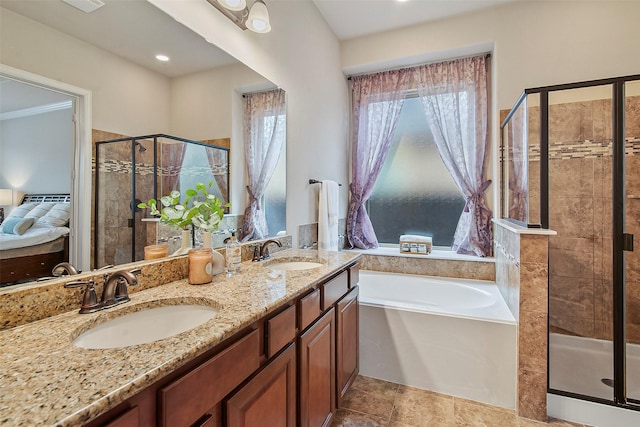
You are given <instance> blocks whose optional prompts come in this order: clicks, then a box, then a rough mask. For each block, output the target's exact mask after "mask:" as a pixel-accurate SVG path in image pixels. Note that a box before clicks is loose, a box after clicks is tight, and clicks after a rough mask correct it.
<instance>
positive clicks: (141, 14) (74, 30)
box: [0, 0, 286, 270]
mask: <svg viewBox="0 0 640 427" xmlns="http://www.w3.org/2000/svg"><path fill="white" fill-rule="evenodd" d="M103 2H104V3H105V5H104V6H102V7H100V8H98V9H97V10H95V11H92V12H90V13H86V12H84V11H81V10H78V9H76V8H74V7H72V6H70V5H69V4H67V3H64V2H62V1H61V0H30V1H21V0H0V19H1V21H0V64H2V65H3V66H5V67H4V69H3V73H2V74H3V75H2V80H0V90H1V91H2V97H0V118H1V119H2V120H0V130H1V131H2V135H1V136H2V142H1V145H0V150H1V152H2V155H1V156H0V157H1V161H2V162H5V163H6V167H5V164H4V163H3V164H2V170H1V171H0V189H7V190H12V191H13V195H14V197H13V200H12V201H11V203H7V202H6V201H5V202H0V206H1V205H3V204H4V206H3V207H4V209H5V211H6V212H7V213H10V212H11V211H12V210H14V209H16V206H17V204H18V203H19V202H20V200H21V196H22V194H34V193H35V194H70V195H71V199H72V200H71V204H72V205H73V206H75V209H74V208H72V212H71V213H70V221H69V223H68V224H66V226H68V227H69V228H70V229H71V233H70V236H71V239H70V242H69V253H68V254H67V255H66V257H67V258H66V259H65V260H71V261H76V262H77V263H78V265H79V266H80V268H82V269H83V270H87V269H89V268H99V267H102V266H103V265H104V264H108V263H113V264H120V263H124V262H130V261H136V260H139V259H141V257H142V253H143V252H142V251H138V255H135V251H134V255H132V257H133V258H129V257H128V256H114V257H112V259H107V258H102V259H100V260H99V261H98V262H97V263H96V262H95V261H94V254H93V247H92V244H89V245H83V244H79V243H78V242H76V241H74V239H76V240H78V241H81V240H82V239H86V236H87V235H93V231H92V229H95V230H96V231H97V235H101V234H100V233H103V231H102V230H105V231H104V233H108V236H105V235H102V236H103V238H104V239H114V238H116V237H118V236H114V234H115V233H114V230H119V231H118V233H119V234H121V235H130V234H131V229H130V228H131V221H130V220H131V219H132V218H131V216H130V215H124V216H123V215H117V218H118V219H117V220H116V219H115V218H116V215H115V214H114V215H113V217H109V216H108V215H107V219H106V221H115V222H117V223H116V224H113V227H112V228H110V229H108V231H107V228H105V227H104V225H106V224H101V223H96V222H95V221H94V220H89V221H85V222H83V221H82V220H81V218H80V215H81V214H80V212H81V211H82V209H83V208H85V207H86V206H92V205H93V195H94V193H95V188H94V184H93V182H92V171H91V169H94V170H95V167H96V165H95V164H93V165H91V167H90V168H88V169H89V170H83V169H82V167H79V166H78V165H82V164H85V165H86V164H88V162H87V156H88V157H89V158H93V159H95V143H96V142H97V141H104V140H112V139H118V138H124V137H137V136H142V135H154V134H166V135H171V136H175V137H178V138H183V139H186V140H192V141H197V142H205V143H208V144H223V145H224V144H228V146H227V147H226V148H227V149H228V150H229V151H228V167H229V170H230V176H229V190H228V192H229V194H228V198H229V201H230V203H231V208H230V211H229V213H228V214H227V215H226V217H227V218H228V219H236V220H237V221H236V222H231V223H228V224H227V225H224V226H223V227H229V228H231V227H236V226H238V224H241V221H242V216H243V214H244V211H245V208H246V207H247V204H248V199H249V198H248V196H247V191H246V186H247V184H248V183H247V173H246V165H245V153H244V143H243V134H244V129H245V122H246V117H245V107H246V98H247V96H249V95H251V94H255V93H263V92H268V91H271V90H276V89H277V87H276V85H274V84H273V83H271V82H270V81H268V80H267V79H265V78H264V77H263V76H261V75H260V74H258V73H256V72H255V71H253V70H251V69H250V68H248V67H246V66H245V65H244V64H242V63H240V62H238V61H237V60H236V59H235V58H233V57H231V56H229V55H228V54H226V53H224V52H222V51H221V50H220V49H218V48H216V47H215V46H213V45H211V44H210V43H208V42H207V41H205V40H204V39H202V38H201V37H200V36H198V35H196V34H194V33H193V32H192V31H191V30H189V29H187V28H186V27H184V26H182V25H181V24H180V23H178V22H176V21H175V20H173V19H172V18H171V17H169V16H167V15H166V14H164V13H163V12H162V11H160V10H159V9H157V8H156V7H155V6H153V5H152V4H150V3H148V2H147V1H146V0H127V1H121V0H103ZM158 54H163V55H166V56H168V57H169V58H170V60H169V61H167V62H161V61H158V60H157V59H156V58H155V56H156V55H158ZM7 69H8V70H14V69H15V70H21V71H25V72H26V73H24V75H33V76H38V78H35V79H29V78H25V77H24V75H18V76H16V75H12V73H11V72H6V70H7ZM40 77H41V78H42V80H44V81H48V82H55V83H56V84H53V85H51V86H49V85H47V84H41V82H39V81H38V80H40ZM58 82H59V83H60V86H58V85H57V83H58ZM66 86H69V87H72V88H81V89H82V90H86V91H87V93H89V94H90V95H88V96H87V97H85V98H83V97H82V96H80V97H76V96H74V93H73V89H72V90H70V92H69V91H65V90H59V89H57V87H66ZM83 99H85V100H87V99H88V100H90V108H89V109H88V111H90V117H89V118H88V120H86V118H83V115H82V114H81V113H82V108H83V106H82V102H81V101H82V100H83ZM78 120H79V121H82V120H85V121H86V123H90V129H88V130H87V129H84V128H83V126H86V123H82V122H80V123H78ZM83 132H84V133H83ZM83 135H90V136H89V137H88V138H86V137H83ZM83 138H84V139H91V141H85V140H84V139H83ZM285 139H286V136H285ZM148 141H149V140H145V141H141V144H139V146H137V145H135V142H133V144H134V147H135V148H136V151H135V152H136V154H137V158H136V159H135V160H132V159H131V157H130V158H129V159H128V160H127V159H126V158H122V159H117V160H115V161H114V162H113V164H111V166H112V168H111V169H110V170H111V171H112V172H114V174H121V175H122V176H123V177H126V174H127V173H130V172H131V167H130V166H127V161H129V163H130V164H135V165H138V164H142V166H147V163H152V160H150V159H149V160H147V159H145V157H144V156H145V153H146V152H148V153H151V152H153V150H152V149H151V145H149V144H150V143H149V142H148ZM82 144H85V146H82ZM127 144H128V146H126V145H127ZM83 147H84V148H83ZM113 147H115V145H114V146H113ZM140 147H142V152H140ZM92 150H93V151H94V153H93V155H92V154H91V151H92ZM121 150H122V152H123V153H129V154H130V153H132V152H133V151H134V150H132V143H131V142H123V143H122V146H121ZM191 151H193V153H191ZM197 151H198V150H190V151H189V152H188V153H187V154H189V155H188V156H183V158H185V159H186V160H188V161H189V162H190V163H192V164H194V165H195V164H196V163H197V162H198V161H200V160H204V161H205V162H204V163H206V159H199V158H197V157H198V156H197V153H196V152H197ZM285 152H286V144H285V145H283V146H282V149H281V155H280V160H279V163H278V166H277V168H276V172H275V173H274V176H273V178H272V180H271V182H270V184H269V187H268V190H267V192H266V193H265V198H266V199H265V202H266V203H262V205H263V206H264V207H265V208H266V211H267V212H266V214H267V220H268V221H269V222H270V224H269V236H273V235H276V234H278V233H283V232H285V230H284V227H285V226H284V224H285V218H284V211H285V209H284V208H285V206H284V205H285V199H286V194H285V193H286V190H285V174H286V171H285V165H286V161H285ZM194 153H195V154H194ZM194 155H195V156H196V158H194ZM204 156H206V154H205V155H204ZM9 165H11V166H12V167H9ZM175 166H176V167H180V166H181V165H175ZM74 169H75V180H76V181H74V180H73V179H74V176H73V174H74V172H73V170H74ZM139 170H140V169H139ZM142 170H144V168H142ZM114 176H115V175H114ZM78 180H79V181H80V185H76V183H77V181H78ZM121 181H122V182H119V183H118V184H117V185H114V186H113V187H112V188H110V189H108V190H107V191H106V193H109V194H118V193H123V200H122V201H119V203H118V205H119V206H123V208H122V209H123V210H130V209H131V204H132V203H133V202H135V200H132V199H131V196H130V193H128V192H123V191H120V192H119V191H118V188H119V187H118V186H123V185H125V186H126V184H123V183H124V182H130V181H127V180H126V179H124V180H121ZM78 189H80V190H78ZM0 193H1V192H0ZM125 193H126V194H125ZM125 199H126V200H125ZM113 206H114V207H113V209H116V205H115V204H114V205H113ZM107 212H108V210H107ZM141 217H142V216H141ZM101 221H103V220H101ZM238 221H239V222H238ZM234 224H235V225H234ZM114 227H115V228H114ZM223 237H224V236H223ZM91 240H93V239H91ZM126 240H127V238H126V236H125V237H123V238H122V239H120V240H116V242H115V243H114V244H115V246H116V247H119V246H121V245H123V242H126ZM0 249H1V248H0ZM0 252H3V251H0ZM121 252H122V251H121ZM124 252H125V253H131V251H124ZM0 258H3V259H7V258H10V254H8V253H7V254H6V256H5V255H2V256H0ZM17 259H19V258H17Z"/></svg>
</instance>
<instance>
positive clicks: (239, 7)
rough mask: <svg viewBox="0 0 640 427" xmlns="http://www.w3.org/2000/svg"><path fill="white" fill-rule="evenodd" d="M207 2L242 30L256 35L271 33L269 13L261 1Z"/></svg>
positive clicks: (210, 0)
mask: <svg viewBox="0 0 640 427" xmlns="http://www.w3.org/2000/svg"><path fill="white" fill-rule="evenodd" d="M207 2H209V4H211V5H212V6H213V7H215V8H216V9H218V10H219V11H220V12H222V14H223V15H224V16H226V17H227V18H229V19H230V20H231V21H232V22H233V23H234V24H236V25H237V26H238V27H240V28H242V29H243V30H246V29H249V30H251V31H253V32H256V33H268V32H269V31H271V23H270V20H269V11H268V10H267V5H266V4H265V2H264V1H263V0H251V1H250V0H207ZM247 2H249V3H251V4H250V5H249V4H248V3H247Z"/></svg>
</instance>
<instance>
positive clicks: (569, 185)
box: [501, 75, 640, 409]
mask: <svg viewBox="0 0 640 427" xmlns="http://www.w3.org/2000/svg"><path fill="white" fill-rule="evenodd" d="M501 149H502V153H501V164H502V203H503V205H502V216H503V217H504V218H506V219H510V220H513V221H516V222H518V223H520V224H522V225H526V226H528V227H542V228H548V229H551V230H555V231H556V232H557V235H556V236H551V237H550V239H549V391H550V392H551V393H555V394H560V395H564V396H570V397H576V398H579V399H584V400H590V401H594V402H600V403H608V404H615V405H618V406H623V407H627V408H630V409H640V254H639V253H638V252H640V250H639V249H640V248H636V250H635V251H633V236H634V235H636V236H640V172H639V171H640V75H634V76H626V77H620V78H611V79H605V80H599V81H589V82H580V83H573V84H564V85H557V86H549V87H542V88H534V89H527V90H525V91H524V93H523V94H522V96H521V97H520V98H519V100H518V101H517V102H516V104H515V106H514V108H513V109H512V110H511V111H510V112H509V113H508V114H507V116H506V117H505V120H504V122H503V124H502V145H501Z"/></svg>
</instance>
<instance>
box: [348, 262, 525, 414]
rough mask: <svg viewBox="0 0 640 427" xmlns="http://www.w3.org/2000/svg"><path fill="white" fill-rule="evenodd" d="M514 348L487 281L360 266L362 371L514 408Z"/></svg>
mask: <svg viewBox="0 0 640 427" xmlns="http://www.w3.org/2000/svg"><path fill="white" fill-rule="evenodd" d="M385 288H386V289H387V291H386V295H384V293H385V291H384V289H385ZM425 290H427V291H426V292H424V291H425ZM434 291H435V292H434ZM430 292H431V293H430ZM420 300H422V301H420ZM516 347H517V330H516V322H515V319H514V318H513V316H512V315H511V313H510V311H509V309H508V308H507V306H506V304H505V302H504V300H503V299H502V296H501V295H500V292H499V291H498V289H497V287H496V285H495V283H493V282H488V281H481V280H468V279H449V278H434V277H428V276H415V275H405V274H395V273H380V272H372V271H361V272H360V373H361V374H363V375H366V376H370V377H374V378H379V379H383V380H387V381H392V382H396V383H400V384H405V385H409V386H413V387H418V388H422V389H425V390H431V391H435V392H439V393H444V394H449V395H453V396H459V397H463V398H467V399H471V400H475V401H480V402H485V403H489V404H492V405H497V406H501V407H505V408H515V398H516V351H517V349H516Z"/></svg>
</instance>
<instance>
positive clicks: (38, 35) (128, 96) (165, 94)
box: [0, 9, 170, 135]
mask: <svg viewBox="0 0 640 427" xmlns="http://www.w3.org/2000/svg"><path fill="white" fill-rule="evenodd" d="M0 35H1V37H0V63H2V64H5V65H9V66H12V67H15V68H19V69H21V70H25V71H29V72H31V73H35V74H39V75H41V76H45V77H48V78H51V79H54V80H59V81H61V82H64V83H67V84H71V85H74V86H77V87H81V88H84V89H87V90H90V91H91V92H92V100H93V105H92V116H93V117H92V119H93V120H92V126H93V128H95V129H102V130H108V131H110V132H115V133H120V134H124V135H145V134H151V133H163V132H167V126H168V124H169V112H170V108H169V101H170V98H169V96H170V92H169V88H170V80H169V78H167V77H164V76H162V75H160V74H157V73H154V72H152V71H149V70H147V69H145V68H142V67H140V66H138V65H135V64H133V63H131V62H128V61H126V60H124V59H122V58H120V57H118V56H115V55H113V54H111V53H109V52H107V51H105V50H102V49H99V48H96V47H95V46H93V45H90V44H88V43H85V42H82V41H80V40H78V39H75V38H73V37H70V36H68V35H66V34H64V33H61V32H59V31H56V30H54V29H52V28H50V27H47V26H44V25H42V24H40V23H38V22H35V21H32V20H30V19H28V18H25V17H23V16H22V15H18V14H16V13H13V12H11V11H9V10H7V9H0Z"/></svg>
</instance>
